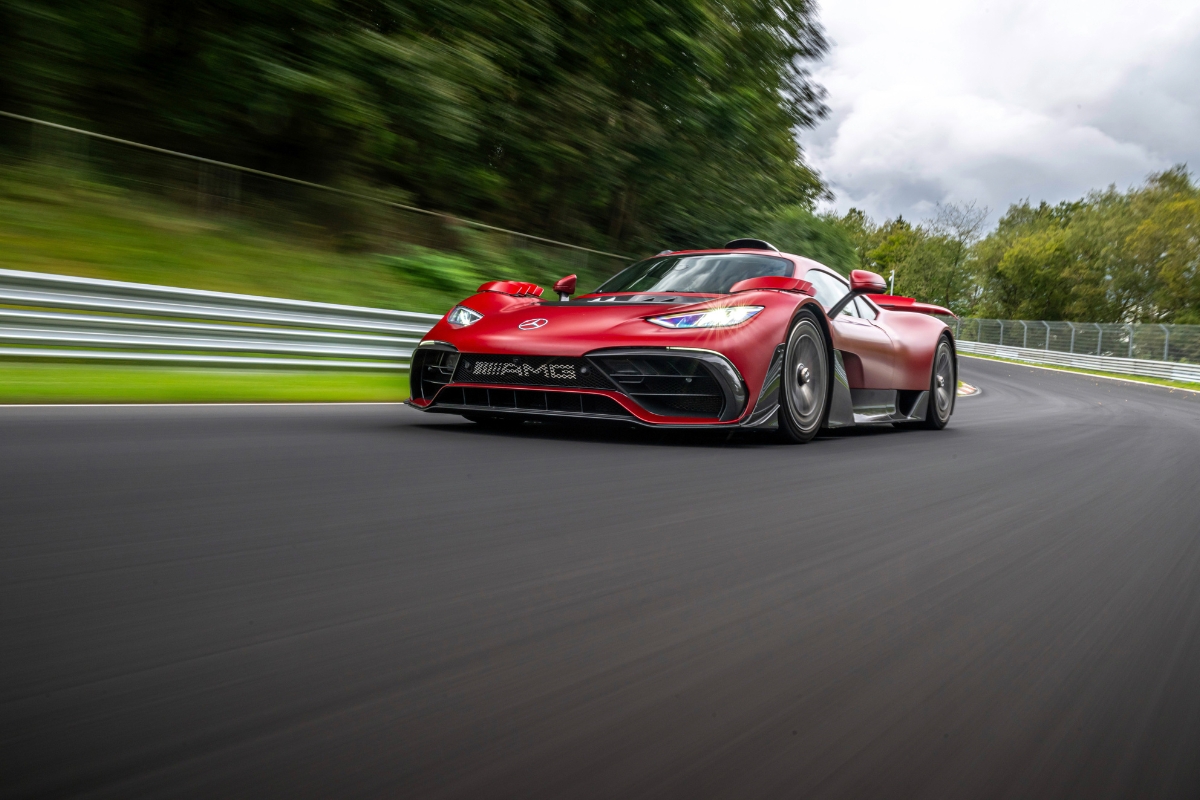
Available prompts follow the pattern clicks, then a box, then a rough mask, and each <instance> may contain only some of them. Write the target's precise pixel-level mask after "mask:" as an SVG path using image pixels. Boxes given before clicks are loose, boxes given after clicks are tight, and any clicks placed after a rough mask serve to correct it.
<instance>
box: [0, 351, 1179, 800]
mask: <svg viewBox="0 0 1200 800" xmlns="http://www.w3.org/2000/svg"><path fill="white" fill-rule="evenodd" d="M962 363H963V369H962V373H963V375H962V377H963V378H964V379H965V380H967V381H969V382H970V383H972V384H975V385H978V386H980V387H981V388H982V390H983V393H982V394H981V395H980V396H978V397H975V398H968V399H962V400H960V401H959V404H958V409H957V412H956V414H955V416H954V418H953V420H952V422H951V425H950V427H949V428H947V429H946V430H945V431H942V432H926V431H916V432H912V431H895V430H892V429H887V430H880V431H873V432H851V433H849V434H845V435H838V436H830V437H827V438H822V439H818V440H817V441H815V442H813V443H811V444H809V445H804V446H798V447H797V446H781V445H775V444H772V443H769V442H765V441H762V440H759V439H753V438H751V439H747V438H735V439H733V440H727V439H726V438H724V437H723V436H717V437H714V436H699V437H696V436H686V435H663V434H657V433H635V434H626V433H611V432H586V431H585V432H571V431H565V432H564V431H562V430H554V429H549V430H542V429H539V428H532V429H530V430H528V431H524V432H521V433H517V434H514V433H494V432H487V431H483V430H481V429H479V428H477V427H475V426H473V425H471V424H469V423H465V422H462V421H460V420H458V419H457V418H449V417H435V416H424V415H421V414H418V413H416V412H414V411H412V410H410V409H407V408H401V407H397V406H361V407H349V406H308V407H291V408H281V407H212V408H195V407H185V408H142V409H136V408H60V409H48V408H30V409H12V408H8V409H0V529H2V531H3V532H2V534H0V642H2V643H3V655H2V656H0V753H3V757H2V758H0V794H3V795H5V796H9V797H13V796H17V797H25V796H37V797H95V798H136V797H155V798H159V797H203V798H236V797H246V798H272V797H279V798H289V799H293V798H327V797H338V798H382V797H396V798H425V797H430V798H450V797H469V798H492V797H496V798H500V797H506V798H507V797H512V798H517V797H521V798H557V797H613V798H616V797H620V798H638V797H646V798H661V797H679V798H704V797H730V798H755V797H764V798H765V797H803V798H907V797H914V798H916V797H921V798H942V797H945V798H951V797H955V798H957V797H962V798H967V797H970V798H993V797H994V798H1007V797H1011V798H1028V797H1062V798H1067V797H1075V798H1080V797H1086V798H1105V797H1114V798H1115V797H1135V796H1136V797H1154V798H1167V797H1191V798H1194V797H1197V796H1200V680H1198V678H1200V580H1198V578H1200V490H1198V480H1197V479H1198V476H1200V394H1194V393H1187V392H1181V391H1173V390H1169V389H1165V388H1156V387H1149V386H1140V385H1134V384H1128V383H1122V382H1116V381H1110V380H1102V379H1093V378H1089V377H1086V376H1080V375H1073V374H1065V373H1059V372H1051V371H1046V370H1037V369H1031V368H1026V367H1020V366H1014V365H1010V364H1002V363H997V362H988V361H982V360H977V359H965V358H964V359H963V362H962ZM526 427H529V426H526Z"/></svg>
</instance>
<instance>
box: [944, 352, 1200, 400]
mask: <svg viewBox="0 0 1200 800" xmlns="http://www.w3.org/2000/svg"><path fill="white" fill-rule="evenodd" d="M959 355H960V356H963V357H966V358H985V359H987V360H988V361H1003V362H1004V363H1005V364H1018V365H1020V366H1022V367H1038V368H1039V369H1053V370H1058V371H1060V372H1077V373H1079V374H1080V375H1095V376H1097V377H1099V378H1113V379H1115V380H1122V381H1131V382H1133V383H1151V384H1154V385H1156V386H1170V387H1172V388H1175V389H1188V390H1189V391H1193V392H1200V383H1192V382H1190V381H1173V380H1169V379H1167V378H1145V377H1142V376H1141V375H1121V374H1119V373H1116V372H1100V371H1098V370H1094V369H1079V368H1077V367H1060V366H1057V365H1055V364H1032V363H1030V362H1028V361H1018V360H1017V359H1015V358H1000V357H998V356H982V355H977V354H976V353H959Z"/></svg>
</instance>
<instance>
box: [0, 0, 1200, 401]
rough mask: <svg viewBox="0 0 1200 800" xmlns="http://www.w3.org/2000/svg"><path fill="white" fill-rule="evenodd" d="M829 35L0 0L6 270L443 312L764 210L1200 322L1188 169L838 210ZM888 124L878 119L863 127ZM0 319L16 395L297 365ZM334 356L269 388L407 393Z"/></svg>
mask: <svg viewBox="0 0 1200 800" xmlns="http://www.w3.org/2000/svg"><path fill="white" fill-rule="evenodd" d="M844 16H845V13H844V9H840V7H839V9H838V10H837V13H836V14H835V15H834V17H835V19H840V18H841V17H844ZM840 24H842V25H843V26H844V27H843V29H842V30H844V31H845V35H846V36H847V37H849V36H851V35H852V33H853V31H852V30H850V29H849V28H847V27H845V25H846V23H845V22H844V21H843V22H842V23H840ZM837 44H838V43H837V41H836V40H835V39H834V38H833V37H831V36H829V35H827V33H826V31H825V29H824V28H823V27H822V24H821V21H820V19H819V17H818V8H817V6H816V5H815V4H813V3H810V2H804V1H803V0H743V1H742V2H732V3H716V2H707V0H686V1H684V2H677V3H670V4H663V3H659V2H651V1H649V0H646V1H644V2H640V1H638V0H632V1H630V2H611V3H604V4H588V3H577V2H556V1H555V0H540V1H539V0H529V1H528V2H503V3H500V2H438V1H437V0H434V1H433V2H428V1H425V2H419V3H417V2H414V3H409V2H396V1H394V0H379V1H378V2H372V1H371V0H363V1H361V2H357V1H352V0H332V1H331V2H322V3H311V2H297V3H275V2H261V1H260V0H242V1H241V2H239V1H238V0H228V1H227V2H196V3H175V2H165V1H163V0H141V1H134V0H125V1H123V2H113V3H105V4H96V3H87V2H82V1H78V2H72V1H71V0H64V1H63V2H55V3H44V2H23V1H22V0H0V112H3V116H2V117H0V267H3V268H5V269H9V270H18V271H32V272H44V273H55V274H62V275H72V276H82V277H88V278H99V279H109V280H119V281H134V282H140V283H149V284H160V285H165V286H176V287H188V288H193V289H204V290H215V291H222V292H238V293H244V294H253V295H264V296H271V297H283V298H294V299H298V300H308V301H322V302H330V303H340V304H348V305H355V306H371V307H378V308H390V309H404V310H408V311H415V312H429V313H435V314H440V313H442V312H444V311H445V310H446V309H447V308H448V307H449V306H450V305H452V304H453V302H455V301H456V300H457V299H459V298H461V297H462V296H463V295H464V294H467V293H469V292H470V291H471V290H473V289H474V287H476V286H477V285H478V284H479V283H480V282H482V281H483V280H490V279H496V278H517V279H522V280H530V281H535V282H538V283H541V284H542V285H547V284H548V283H550V282H552V281H554V280H555V279H557V278H558V277H561V276H563V275H566V274H569V273H576V274H578V275H579V276H580V288H581V290H588V289H591V288H594V287H595V286H596V285H597V284H598V283H599V282H600V281H602V280H603V279H604V278H605V277H607V276H609V275H611V274H613V273H614V272H616V271H617V270H619V269H620V268H622V267H623V266H624V265H626V264H628V263H629V262H630V261H631V260H634V259H636V258H640V257H644V256H646V255H649V254H652V253H654V252H656V251H658V250H661V249H664V248H671V249H680V248H688V247H710V246H717V245H720V244H721V243H722V242H724V241H726V240H728V239H730V238H734V237H737V236H746V235H753V236H758V237H761V238H765V239H767V240H768V241H771V242H772V243H774V244H775V245H777V246H778V247H780V248H781V249H783V250H786V251H790V252H794V253H797V254H801V255H805V256H808V257H811V258H815V259H817V260H820V261H822V262H824V263H826V264H828V265H830V266H832V267H834V268H836V269H838V270H840V271H842V272H848V271H849V270H850V269H852V268H856V267H863V268H867V269H872V270H874V271H877V272H880V273H882V274H884V275H885V276H887V277H889V278H894V281H895V291H896V293H898V294H906V295H910V296H913V297H916V298H918V299H921V300H925V301H929V302H934V303H937V304H940V305H943V306H946V307H948V308H950V309H952V310H953V311H954V312H955V313H957V314H959V315H961V316H964V317H986V318H992V319H998V320H1007V319H1016V320H1019V319H1025V320H1047V321H1076V322H1087V323H1110V324H1118V325H1128V324H1153V325H1160V324H1163V323H1167V324H1177V325H1188V324H1197V323H1200V280H1198V279H1197V269H1198V268H1200V236H1198V234H1197V231H1200V191H1198V189H1197V184H1196V182H1195V181H1194V179H1193V178H1192V176H1191V174H1190V173H1189V171H1188V168H1187V167H1186V166H1185V165H1183V164H1180V165H1177V166H1174V167H1167V168H1163V169H1157V170H1155V171H1153V172H1151V173H1150V174H1147V175H1145V176H1144V179H1143V180H1141V181H1140V182H1138V183H1135V184H1134V185H1131V186H1125V187H1117V186H1115V185H1114V186H1109V188H1098V189H1096V190H1094V191H1090V192H1087V193H1085V194H1083V195H1082V196H1078V197H1073V198H1069V199H1063V198H1062V197H1050V198H1048V199H1047V200H1042V199H1040V198H1037V197H1036V196H1033V197H1029V196H1026V197H1025V198H1024V199H1020V200H1018V201H1017V202H1015V203H1011V204H1010V205H1009V207H1008V208H1007V209H998V208H989V207H985V206H984V205H983V204H982V203H981V202H979V201H976V200H974V199H972V198H971V196H970V194H969V186H965V187H964V186H959V187H956V188H954V189H953V190H951V189H947V188H946V187H944V186H942V187H941V188H939V189H938V190H937V191H936V192H935V193H934V194H933V195H931V198H930V201H929V202H922V203H919V204H917V205H916V206H911V204H910V206H911V208H915V209H917V211H916V213H917V216H912V214H913V213H914V212H913V211H912V210H910V211H909V212H908V213H909V214H910V217H911V218H906V216H905V214H904V212H897V213H895V214H893V215H891V216H887V215H886V211H885V215H884V216H879V217H875V216H872V214H871V213H868V212H867V211H864V210H862V209H860V208H859V207H856V206H853V205H847V198H846V197H844V196H843V197H839V196H838V195H837V194H836V193H835V192H834V191H833V189H832V188H831V187H833V186H835V185H836V186H841V185H848V186H849V185H852V184H853V182H852V181H851V180H850V179H849V178H848V177H847V176H846V175H843V174H839V175H837V176H836V178H837V180H835V181H831V180H828V179H827V178H825V177H823V176H822V175H821V174H820V173H819V172H818V171H817V170H816V169H814V168H813V167H811V166H810V162H809V160H808V159H807V157H806V152H805V150H804V149H803V147H802V144H803V143H804V142H805V141H806V139H808V138H812V137H814V136H815V139H814V141H815V142H816V143H817V145H821V143H822V142H827V141H828V140H829V139H830V134H829V131H831V130H833V131H835V132H838V133H840V132H842V131H844V129H845V124H844V123H845V122H846V120H852V119H854V109H853V108H849V107H846V108H843V106H840V105H839V102H838V101H839V98H838V97H836V96H834V97H830V96H827V93H826V90H825V88H824V87H823V86H822V85H821V81H819V80H817V78H815V77H814V73H813V70H824V71H822V72H818V74H819V75H825V76H827V77H829V78H830V79H831V80H833V82H834V84H835V85H836V86H842V85H843V84H845V83H846V82H845V81H843V80H841V79H840V78H838V75H841V74H842V73H844V72H845V69H844V64H845V63H847V58H841V60H839V58H838V57H836V56H837V51H836V48H837ZM948 47H949V46H948ZM951 49H952V48H951ZM951 49H948V50H947V53H949V52H950V51H951ZM848 52H851V53H853V52H856V51H854V50H853V49H852V50H850V51H848ZM831 63H832V64H833V65H834V66H838V67H839V68H842V73H838V72H836V71H835V72H830V71H829V65H830V64H831ZM822 65H824V66H822ZM910 91H911V93H912V95H913V96H914V97H920V96H921V95H922V89H921V87H920V86H919V85H917V86H912V87H910ZM846 93H847V96H849V95H850V93H851V90H850V88H847V89H846ZM932 93H933V90H931V91H930V92H926V93H925V94H932ZM843 105H844V104H843ZM910 105H911V104H910ZM830 108H833V110H834V114H833V117H832V118H830ZM823 120H825V122H824V123H823V122H822V121H823ZM822 126H823V127H822ZM814 128H815V129H816V130H815V131H813V129H814ZM810 131H812V132H811V133H810ZM899 135H900V134H898V133H896V132H894V131H890V130H888V129H887V128H886V127H884V128H880V129H879V130H878V131H877V136H878V140H879V141H880V143H881V148H884V150H883V151H881V152H884V151H886V147H885V145H886V143H888V142H891V141H893V140H894V139H895V138H896V137H897V136H899ZM826 149H828V148H826ZM879 158H883V156H882V155H879V156H878V157H876V158H875V162H878V161H879ZM870 160H871V155H870V154H861V158H860V159H859V161H860V162H861V163H863V164H864V165H866V166H871V165H870V164H867V162H868V161H870ZM1159 160H1160V161H1161V159H1159ZM822 161H823V163H828V164H830V165H831V168H836V169H843V171H844V169H845V165H844V164H843V165H840V166H839V165H838V162H837V160H836V159H835V158H832V157H831V156H829V154H828V152H825V153H823V155H822ZM873 163H874V162H873ZM1139 163H1140V162H1139ZM1147 163H1158V162H1147ZM874 166H876V167H877V166H878V164H877V163H876V164H874ZM867 172H869V170H867ZM864 174H866V172H864ZM871 174H874V173H871ZM877 180H878V181H882V180H883V179H882V178H878V179H877ZM1006 181H1008V184H1006V185H1012V186H1015V187H1016V189H1015V191H1020V189H1021V184H1020V181H1019V180H1014V179H1012V178H1011V176H1009V177H1007V178H1006ZM1103 185H1104V184H1103V183H1101V184H1100V186H1103ZM1034 188H1035V189H1036V188H1037V186H1036V185H1035V186H1034ZM854 192H857V193H859V194H865V195H869V191H867V190H866V189H864V188H863V187H862V186H859V185H857V184H854ZM993 194H994V193H992V194H989V193H986V192H985V193H984V196H985V197H992V196H993ZM1010 194H1011V192H1010ZM1018 196H1020V195H1018ZM894 205H895V204H893V206H894ZM864 207H872V206H871V204H870V203H867V204H866V205H865V206H864ZM875 207H876V210H877V211H878V209H881V208H882V209H886V208H889V206H887V205H886V204H884V205H880V204H876V206H875ZM897 207H898V206H897ZM7 305H9V306H10V307H15V308H22V307H24V306H23V305H22V304H21V303H13V302H9V303H7ZM977 329H980V330H981V329H982V328H981V327H977ZM1001 330H1002V331H1003V327H1001ZM1154 335H1155V336H1157V337H1159V338H1158V339H1156V340H1155V343H1154V344H1152V345H1151V344H1149V343H1148V344H1147V345H1146V348H1148V352H1149V351H1150V350H1153V352H1155V353H1158V352H1159V351H1160V350H1162V347H1161V346H1160V345H1159V344H1158V341H1159V340H1161V339H1162V338H1163V334H1162V333H1161V331H1159V332H1157V333H1155V334H1154ZM1189 335H1190V334H1188V332H1187V331H1185V330H1183V329H1181V330H1180V331H1178V332H1177V333H1176V335H1175V339H1176V341H1184V340H1186V339H1187V337H1188V336H1189ZM1047 336H1049V334H1047ZM1168 337H1169V334H1168ZM19 339H20V337H15V338H13V337H10V342H9V344H10V346H9V347H8V350H9V351H10V352H9V353H8V354H7V356H6V357H5V360H4V361H3V366H0V370H2V371H3V375H4V380H3V381H2V383H3V384H4V385H6V386H7V389H6V390H5V392H6V394H7V396H8V397H9V399H63V398H71V397H76V398H79V397H91V398H99V399H105V398H108V399H122V398H124V399H155V398H158V399H170V398H199V399H218V398H225V397H247V398H250V399H255V398H258V399H266V398H267V396H268V395H271V396H274V395H272V392H277V391H278V390H279V389H278V387H279V386H281V385H283V384H285V383H286V380H287V379H286V376H284V374H283V372H281V371H279V370H276V371H275V372H272V373H271V380H270V381H269V382H263V381H261V380H258V379H256V378H254V377H253V376H249V377H248V375H247V373H246V371H245V370H244V369H239V370H237V371H224V372H222V371H219V370H218V371H213V372H207V373H204V374H203V381H201V384H200V386H203V387H208V390H212V387H214V386H218V385H221V383H222V381H225V382H226V383H228V384H229V385H230V386H234V387H240V388H234V389H231V390H230V392H232V393H230V392H224V391H216V393H215V394H214V395H212V397H211V398H209V397H208V396H207V395H206V394H205V391H206V390H203V389H202V388H200V387H199V386H198V385H197V384H196V382H195V381H192V380H190V379H189V378H188V377H187V376H189V375H195V373H194V369H198V367H192V368H190V369H192V370H193V372H188V371H183V372H181V371H180V368H179V367H178V365H174V366H173V367H172V369H171V370H166V369H165V367H163V366H161V365H160V366H158V367H155V368H154V369H153V370H151V371H150V372H147V371H146V365H144V364H138V363H134V362H132V361H131V362H130V363H117V362H112V363H109V364H107V365H106V366H104V367H103V368H101V367H98V366H96V365H94V364H74V365H67V364H62V363H60V362H61V359H57V360H54V361H53V363H51V362H50V361H48V360H45V359H39V358H33V357H31V356H29V355H27V354H22V353H16V354H15V355H14V354H13V352H12V351H13V350H14V348H18V349H19V348H20V347H23V346H24V345H23V344H21V341H18V340H19ZM1001 339H1003V333H1002V334H1001ZM1111 341H1112V342H1113V345H1114V347H1116V348H1117V349H1118V350H1120V351H1122V353H1121V354H1123V351H1124V350H1125V349H1127V350H1128V352H1129V353H1130V354H1133V353H1134V350H1135V344H1136V343H1137V342H1138V341H1140V340H1138V339H1137V336H1136V335H1135V334H1133V333H1130V334H1129V335H1128V336H1127V337H1126V338H1125V339H1118V338H1113V339H1111ZM1147 341H1149V340H1147ZM1139 346H1140V345H1139ZM177 349H178V348H172V347H162V348H157V351H158V352H160V353H170V352H176V351H177ZM1097 349H1098V350H1099V351H1103V352H1108V351H1107V350H1105V349H1104V344H1103V341H1102V339H1101V340H1100V341H1098V343H1097ZM1180 352H1181V353H1183V351H1180ZM1154 357H1158V358H1162V357H1163V356H1162V355H1161V354H1160V355H1157V356H1154ZM1179 357H1180V358H1188V357H1189V354H1182V355H1180V356H1179ZM64 370H66V371H65V372H64ZM121 370H124V372H122V371H121ZM284 372H286V371H284ZM351 372H352V370H344V371H343V373H342V374H340V375H339V376H336V377H335V376H330V375H327V374H321V375H308V376H306V377H302V378H297V381H298V383H297V387H303V386H307V387H310V389H311V391H310V390H309V389H301V388H295V389H288V390H287V391H285V392H284V393H283V395H284V396H287V397H293V396H294V397H302V398H326V397H328V398H334V397H342V396H348V397H363V398H376V399H384V398H389V399H390V398H395V397H402V396H403V393H404V391H405V389H406V381H405V380H402V379H399V378H397V377H396V376H390V377H387V378H384V377H381V376H380V375H378V374H375V373H370V374H367V373H363V374H362V375H360V376H358V378H357V379H356V378H355V377H354V376H353V375H351V374H350V373H351ZM172 374H173V375H174V376H175V377H176V378H178V379H179V381H180V382H181V383H180V387H181V388H178V389H174V390H168V389H167V388H166V387H168V386H170V385H172V384H171V381H170V380H168V379H167V378H168V377H169V375H172ZM356 380H358V381H359V383H360V384H361V386H362V387H370V388H363V389H362V390H361V391H358V390H353V391H349V390H348V389H347V387H349V386H352V385H356V384H355V381H356ZM268 384H270V385H271V386H274V387H275V388H274V389H272V390H270V391H268V390H267V389H266V388H265V387H266V386H267V385H268ZM135 385H136V386H139V387H141V388H138V389H137V390H136V391H135V390H133V389H132V388H130V387H133V386H135ZM80 386H90V387H91V388H79V387H80ZM247 386H248V387H249V388H247ZM311 387H319V388H311ZM213 391H215V390H213ZM347 391H349V394H348V395H347V394H346V392H347Z"/></svg>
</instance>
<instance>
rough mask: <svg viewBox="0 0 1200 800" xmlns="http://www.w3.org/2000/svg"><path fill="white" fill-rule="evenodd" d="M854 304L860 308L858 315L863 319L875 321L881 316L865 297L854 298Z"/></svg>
mask: <svg viewBox="0 0 1200 800" xmlns="http://www.w3.org/2000/svg"><path fill="white" fill-rule="evenodd" d="M854 304H855V305H856V306H858V315H859V316H860V317H862V318H863V319H875V318H876V317H878V316H879V312H878V311H876V310H875V306H873V305H871V302H870V301H869V300H867V299H866V298H865V297H856V298H854Z"/></svg>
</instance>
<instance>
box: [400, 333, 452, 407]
mask: <svg viewBox="0 0 1200 800" xmlns="http://www.w3.org/2000/svg"><path fill="white" fill-rule="evenodd" d="M458 358H459V356H458V353H457V352H456V351H455V350H453V349H450V347H449V346H444V347H442V346H435V347H418V348H417V352H415V353H413V357H412V365H411V366H410V367H409V377H408V381H409V394H410V395H411V396H412V398H413V399H414V400H432V399H433V397H434V395H436V394H437V393H438V390H439V389H441V388H442V387H443V386H445V385H446V384H448V383H450V379H451V378H452V377H454V369H455V367H457V366H458Z"/></svg>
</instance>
